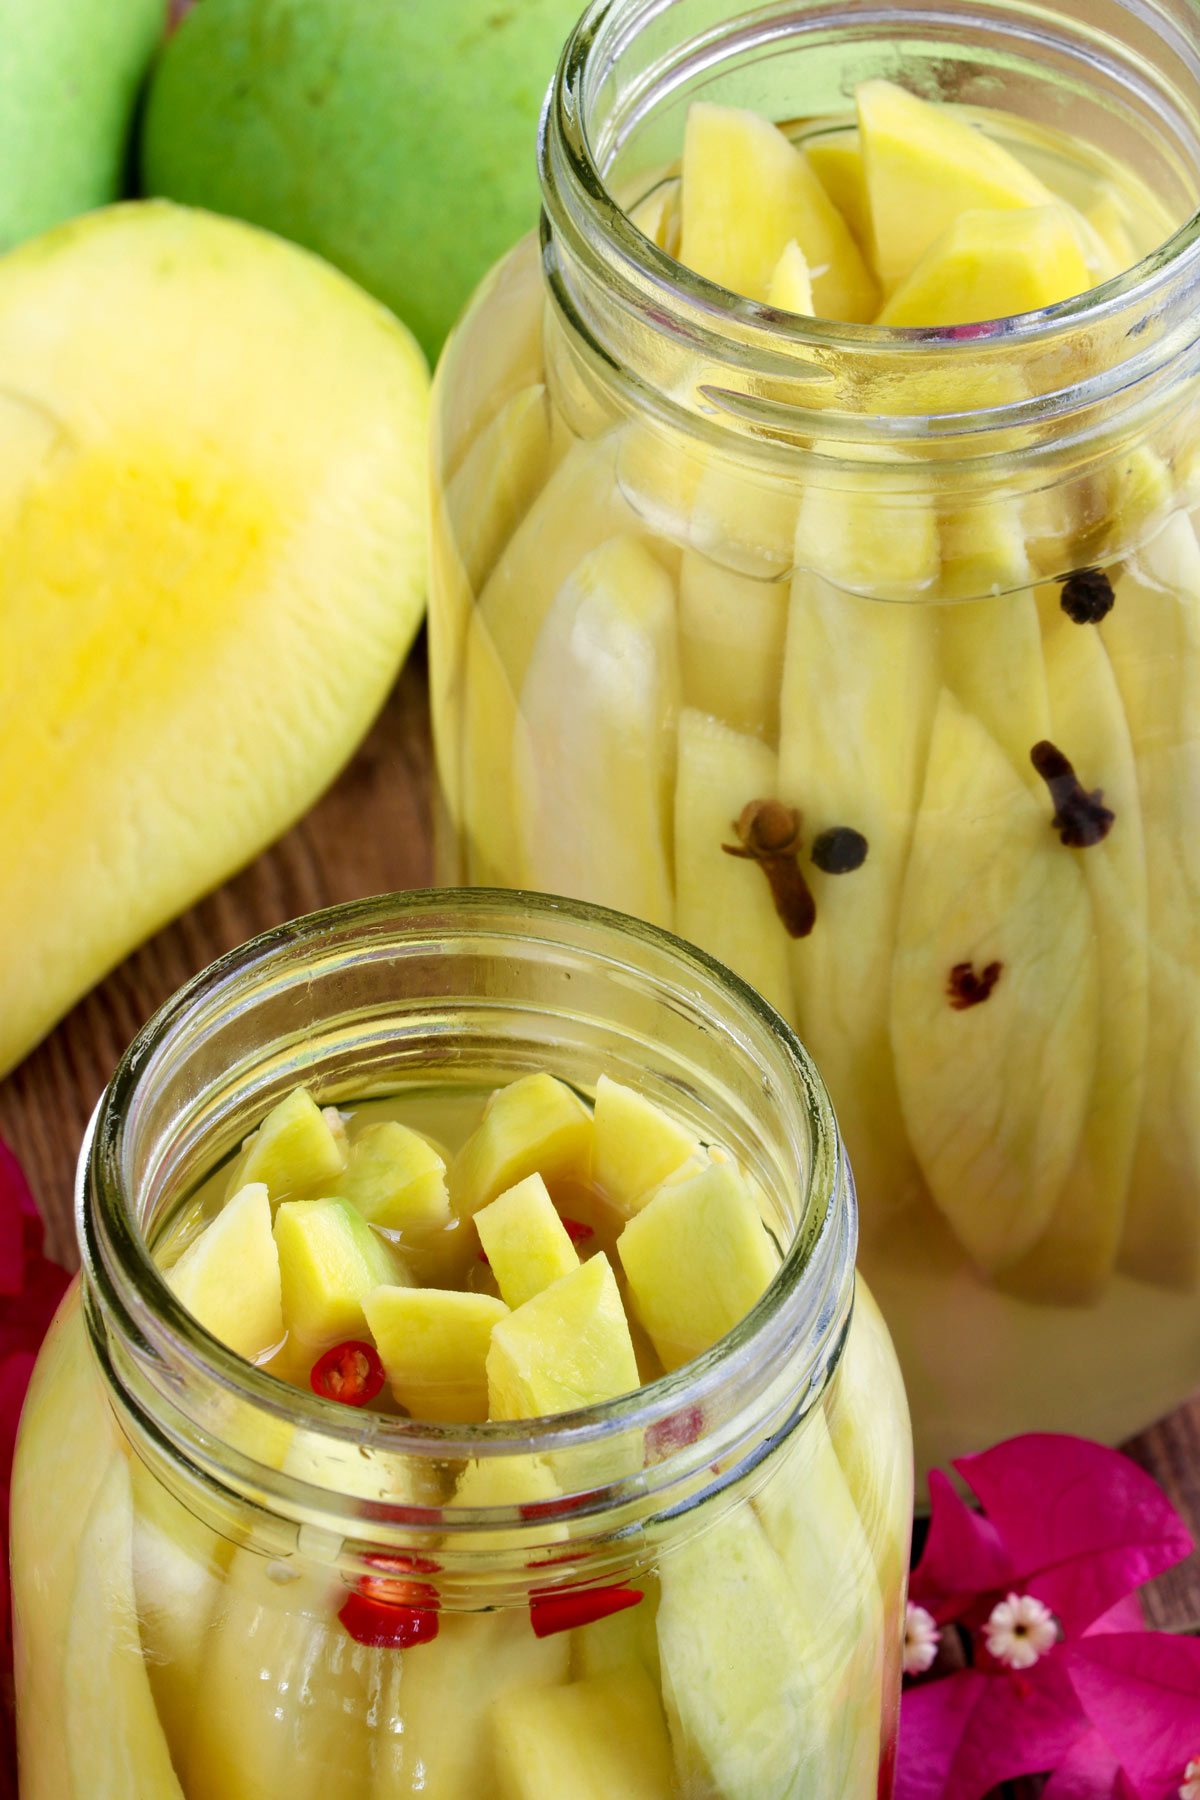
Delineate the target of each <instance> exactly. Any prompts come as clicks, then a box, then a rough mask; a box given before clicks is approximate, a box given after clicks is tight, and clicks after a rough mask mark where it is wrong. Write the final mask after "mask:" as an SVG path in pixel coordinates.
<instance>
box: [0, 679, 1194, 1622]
mask: <svg viewBox="0 0 1200 1800" xmlns="http://www.w3.org/2000/svg"><path fill="white" fill-rule="evenodd" d="M432 768H433V759H432V751H431V747H430V741H429V706H428V700H427V694H426V669H425V662H424V656H423V651H422V649H421V648H418V650H417V652H416V653H415V654H414V656H413V657H412V658H411V659H410V661H409V663H408V666H407V668H406V669H405V671H404V673H403V675H402V676H401V678H400V681H399V683H398V685H397V687H396V689H395V692H394V693H393V695H392V697H391V699H390V700H389V702H388V704H387V706H386V707H385V709H384V711H383V713H382V715H381V717H380V718H379V720H378V721H377V723H376V725H375V727H374V729H373V731H372V732H371V734H370V736H369V737H368V738H367V740H366V742H365V743H364V744H363V746H362V748H361V749H360V750H359V752H358V754H357V756H356V757H355V758H354V760H353V762H351V764H350V765H349V767H348V768H347V769H346V770H345V771H344V773H343V774H342V776H341V778H340V779H339V780H338V781H337V782H336V783H335V785H334V786H333V787H332V788H331V789H330V791H329V792H328V793H327V794H326V796H325V798H324V799H323V800H322V801H321V802H320V803H319V804H318V805H317V806H316V807H314V808H313V810H312V812H310V813H309V814H308V816H307V817H306V818H305V819H303V820H301V822H300V824H298V825H297V826H296V827H295V828H294V829H293V830H292V831H289V832H288V834H287V835H286V837H283V838H281V839H280V841H279V842H278V843H277V844H275V845H273V846H272V848H271V849H270V850H268V851H267V852H266V853H265V854H264V855H263V856H260V857H259V859H258V861H257V862H255V863H253V864H252V865H251V867H250V868H248V869H246V870H244V871H243V873H242V874H240V875H238V876H237V877H236V878H235V879H234V880H233V881H231V882H228V883H227V884H226V885H225V886H224V887H223V888H220V889H219V890H218V891H217V892H216V893H215V894H211V895H209V897H208V898H207V899H205V900H202V901H201V902H200V904H199V905H198V906H196V907H193V909H192V910H191V911H190V912H189V913H186V914H185V915H184V916H183V918H181V919H178V920H176V922H175V923H174V924H173V925H170V926H168V927H167V929H166V930H165V931H162V932H160V933H159V934H158V936H157V937H155V938H152V939H151V941H150V942H149V943H148V944H144V945H143V946H142V948H141V949H140V950H137V951H135V953H134V954H133V955H132V956H131V957H130V958H129V959H128V961H127V962H124V963H122V964H121V966H120V967H119V968H118V969H115V970H114V971H113V973H112V974H111V975H110V976H109V977H108V979H107V980H106V981H103V982H101V984H100V986H99V987H97V988H96V989H95V990H94V991H93V992H92V993H90V994H89V995H88V996H87V997H86V998H85V999H84V1000H82V1001H81V1002H80V1004H79V1005H78V1006H77V1007H76V1008H75V1010H74V1011H73V1012H72V1013H70V1014H69V1015H68V1017H67V1018H65V1019H64V1020H63V1021H62V1023H61V1024H60V1025H59V1027H58V1028H57V1030H56V1031H53V1032H52V1033H51V1034H50V1036H49V1037H48V1038H47V1039H46V1040H45V1042H44V1043H42V1044H41V1045H39V1047H38V1048H37V1049H36V1050H35V1051H34V1052H33V1053H32V1055H30V1056H29V1057H28V1058H27V1059H26V1060H25V1061H24V1062H23V1063H22V1064H21V1065H20V1067H19V1068H17V1069H16V1070H14V1072H13V1073H12V1074H11V1075H10V1076H9V1077H8V1079H7V1080H6V1081H3V1082H0V1134H2V1135H3V1136H4V1137H5V1138H6V1139H7V1140H8V1142H9V1143H10V1144H11V1145H12V1147H13V1149H14V1150H15V1151H16V1154H17V1155H18V1157H19V1158H20V1159H21V1162H22V1163H23V1164H24V1167H25V1170H26V1173H27V1175H28V1177H29V1180H30V1183H31V1185H32V1187H33V1190H34V1193H35V1194H36V1195H37V1198H38V1200H39V1202H40V1204H41V1207H42V1210H43V1213H44V1215H45V1218H46V1224H47V1232H48V1244H49V1248H50V1252H51V1254H52V1255H54V1256H55V1257H56V1258H57V1259H58V1260H59V1261H61V1262H63V1263H66V1264H68V1265H70V1266H71V1267H74V1266H75V1263H76V1260H77V1259H76V1255H75V1240H74V1232H73V1228H72V1222H71V1199H72V1178H73V1175H74V1169H75V1159H76V1156H77V1154H78V1150H79V1144H80V1140H81V1138H82V1136H83V1132H84V1127H85V1126H86V1124H87V1120H88V1117H89V1115H90V1113H91V1111H92V1108H93V1107H94V1105H95V1103H96V1100H97V1099H98V1097H99V1095H100V1092H101V1090H102V1088H103V1087H104V1084H105V1082H106V1081H107V1080H108V1077H109V1075H110V1074H111V1072H112V1070H113V1067H114V1065H115V1064H116V1062H117V1059H118V1058H119V1056H120V1055H121V1052H122V1051H123V1050H124V1048H125V1046H126V1045H127V1044H128V1042H129V1040H130V1038H131V1037H132V1036H133V1035H134V1033H135V1031H136V1030H137V1029H138V1027H139V1026H140V1025H141V1024H142V1023H143V1021H144V1020H146V1019H147V1018H148V1017H149V1016H150V1014H151V1013H152V1012H153V1011H154V1009H155V1008H156V1007H157V1006H158V1005H160V1003H161V1002H162V1001H163V1000H165V999H166V998H167V997H168V995H170V994H171V993H173V992H174V990H175V989H176V988H177V987H178V986H179V985H180V983H181V982H183V981H185V980H186V979H187V978H188V976H190V975H192V974H194V973H195V972H196V971H197V970H198V969H202V968H203V967H204V966H205V964H206V963H209V962H211V961H212V959H213V958H214V957H215V956H219V955H220V954H221V953H222V952H223V951H225V950H229V949H231V948H232V947H233V946H234V945H235V944H239V943H242V942H243V941H244V940H245V939H246V938H248V937H252V936H253V935H254V933H255V932H258V931H262V930H264V929H265V928H266V927H267V926H269V925H275V924H278V923H279V922H280V921H281V920H284V919H291V918H295V917H296V916H297V915H298V914H300V913H306V912H312V911H313V910H314V909H315V908H317V907H321V906H329V905H332V904H333V903H334V902H335V901H339V900H355V899H359V898H360V897H362V896H364V895H367V894H378V893H387V892H390V891H392V890H395V889H400V888H411V887H423V886H427V885H428V884H429V882H430V881H431V880H432V868H433V858H432V824H431V806H430V794H431V789H432V778H433V777H432ZM1128 1449H1129V1451H1130V1453H1131V1454H1132V1455H1133V1456H1134V1457H1136V1459H1137V1460H1138V1462H1140V1463H1141V1464H1142V1465H1143V1466H1144V1467H1145V1468H1147V1469H1149V1470H1150V1471H1151V1473H1152V1474H1153V1475H1155V1476H1156V1477H1157V1478H1158V1480H1159V1481H1160V1482H1161V1483H1162V1485H1163V1487H1164V1488H1165V1489H1166V1491H1167V1493H1168V1494H1169V1495H1170V1496H1171V1499H1172V1500H1173V1501H1174V1502H1175V1504H1176V1505H1177V1506H1178V1507H1179V1509H1180V1511H1181V1512H1182V1513H1183V1514H1184V1515H1185V1517H1186V1518H1187V1519H1188V1520H1189V1522H1190V1524H1191V1525H1192V1528H1193V1530H1194V1532H1195V1533H1196V1535H1197V1536H1198V1537H1200V1398H1198V1399H1197V1400H1196V1401H1195V1402H1193V1403H1192V1404H1191V1405H1190V1406H1187V1407H1183V1408H1181V1409H1180V1411H1179V1412H1177V1413H1175V1414H1174V1415H1173V1416H1172V1417H1171V1418H1170V1419H1168V1420H1166V1421H1164V1422H1163V1423H1162V1424H1160V1425H1156V1426H1154V1427H1153V1428H1152V1429H1151V1430H1149V1431H1146V1432H1143V1434H1142V1436H1141V1437H1139V1438H1137V1439H1135V1440H1134V1442H1133V1443H1132V1444H1130V1445H1129V1446H1128ZM1145 1606H1146V1613H1147V1617H1148V1619H1149V1621H1150V1623H1151V1624H1153V1625H1156V1626H1163V1627H1167V1628H1169V1629H1174V1630H1195V1629H1197V1628H1198V1627H1200V1556H1193V1557H1191V1558H1190V1559H1189V1560H1188V1562H1187V1563H1185V1564H1182V1565H1181V1566H1180V1567H1179V1568H1178V1569H1176V1570H1172V1571H1171V1572H1170V1573H1168V1574H1167V1575H1164V1576H1162V1577H1161V1578H1160V1580H1159V1581H1157V1582H1156V1583H1155V1584H1154V1585H1153V1587H1152V1588H1150V1589H1148V1590H1147V1591H1146V1596H1145Z"/></svg>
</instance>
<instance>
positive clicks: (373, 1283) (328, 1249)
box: [275, 1200, 411, 1346]
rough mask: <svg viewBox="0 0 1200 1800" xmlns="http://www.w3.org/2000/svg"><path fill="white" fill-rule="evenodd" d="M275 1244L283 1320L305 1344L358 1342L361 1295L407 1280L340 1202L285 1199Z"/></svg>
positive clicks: (387, 1249) (354, 1214) (393, 1258)
mask: <svg viewBox="0 0 1200 1800" xmlns="http://www.w3.org/2000/svg"><path fill="white" fill-rule="evenodd" d="M275 1244H276V1248H277V1249H278V1251H279V1277H280V1284H281V1287H282V1293H283V1317H284V1321H285V1323H286V1325H287V1328H288V1332H289V1334H292V1335H294V1336H295V1337H296V1338H298V1339H299V1340H300V1342H301V1343H302V1344H305V1345H314V1346H315V1345H322V1344H333V1343H337V1342H339V1341H341V1340H345V1339H347V1338H361V1337H362V1335H363V1331H364V1323H365V1322H364V1319H363V1302H364V1300H365V1299H366V1296H367V1295H368V1294H370V1293H373V1292H374V1290H375V1289H376V1288H378V1287H380V1286H382V1285H383V1284H385V1283H392V1282H397V1283H398V1282H400V1281H403V1280H405V1279H411V1277H408V1274H407V1270H406V1269H405V1267H404V1264H403V1262H402V1261H401V1259H400V1258H399V1257H397V1256H396V1255H395V1254H394V1252H393V1251H392V1250H391V1249H390V1247H389V1246H388V1245H387V1244H386V1243H385V1242H384V1241H383V1239H382V1238H381V1237H378V1236H376V1234H375V1232H374V1231H373V1230H372V1229H371V1227H370V1225H368V1224H367V1222H366V1220H365V1219H364V1218H362V1217H361V1215H360V1214H359V1213H357V1212H356V1211H355V1210H354V1208H353V1207H352V1206H349V1205H347V1203H346V1202H345V1201H344V1200H285V1202H284V1203H283V1205H282V1206H281V1207H280V1208H279V1211H278V1212H277V1213H276V1215H275Z"/></svg>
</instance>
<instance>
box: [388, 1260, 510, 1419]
mask: <svg viewBox="0 0 1200 1800" xmlns="http://www.w3.org/2000/svg"><path fill="white" fill-rule="evenodd" d="M364 1311H365V1313H366V1320H367V1326H368V1328H369V1330H370V1333H371V1336H372V1337H373V1338H374V1340H375V1343H376V1345H377V1346H378V1349H379V1354H380V1357H381V1358H382V1361H383V1366H384V1368H385V1369H386V1371H387V1377H388V1380H389V1382H390V1383H391V1387H392V1392H393V1393H394V1394H395V1396H396V1398H397V1400H398V1401H399V1402H400V1404H401V1406H403V1407H404V1409H405V1410H406V1411H407V1412H409V1413H411V1414H412V1416H413V1418H415V1419H463V1420H468V1419H486V1418H487V1416H488V1376H487V1366H486V1365H487V1359H488V1351H489V1347H490V1345H491V1342H492V1334H493V1331H494V1330H495V1328H496V1326H497V1325H499V1323H500V1322H501V1320H503V1319H506V1318H507V1317H508V1316H509V1314H508V1308H507V1307H506V1306H505V1304H504V1302H503V1300H497V1299H495V1298H493V1296H492V1295H491V1294H463V1293H457V1292H453V1291H450V1290H446V1291H442V1290H440V1289H437V1288H403V1287H378V1288H376V1289H375V1291H374V1292H373V1293H371V1294H368V1296H367V1298H366V1300H365V1302H364Z"/></svg>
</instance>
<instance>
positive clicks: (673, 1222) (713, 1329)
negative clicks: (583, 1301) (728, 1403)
mask: <svg viewBox="0 0 1200 1800" xmlns="http://www.w3.org/2000/svg"><path fill="white" fill-rule="evenodd" d="M617 1254H618V1255H619V1256H620V1258H621V1265H622V1267H623V1268H624V1270H625V1276H626V1279H627V1281H628V1283H629V1294H630V1299H631V1302H632V1305H633V1309H634V1311H635V1312H636V1314H637V1317H638V1321H639V1323H640V1324H641V1325H642V1326H643V1327H644V1329H645V1330H646V1332H647V1333H648V1334H649V1336H650V1338H651V1340H652V1342H653V1344H654V1348H655V1349H656V1350H657V1351H658V1354H659V1357H660V1358H661V1360H662V1363H663V1366H664V1367H665V1368H667V1369H677V1368H678V1367H679V1365H680V1363H685V1362H690V1360H691V1359H692V1357H693V1356H699V1355H700V1353H701V1352H702V1351H704V1350H707V1349H708V1348H709V1347H710V1345H712V1344H715V1343H716V1342H717V1340H718V1338H722V1337H724V1336H725V1333H726V1332H727V1331H731V1330H732V1329H733V1327H734V1326H735V1325H736V1324H737V1323H738V1320H739V1319H742V1318H744V1317H745V1315H746V1314H747V1313H748V1312H749V1311H750V1308H751V1307H752V1306H753V1305H754V1303H755V1301H756V1300H758V1299H759V1297H760V1296H761V1294H762V1293H763V1291H764V1289H765V1288H766V1287H767V1285H768V1283H769V1282H770V1280H771V1278H772V1276H773V1275H774V1274H775V1271H776V1269H777V1268H778V1267H779V1257H778V1254H777V1252H776V1250H775V1246H774V1244H772V1242H771V1240H770V1238H769V1237H768V1236H767V1233H766V1229H765V1227H764V1225H763V1222H762V1220H761V1219H760V1218H759V1216H758V1208H757V1207H756V1206H755V1204H754V1200H753V1197H752V1196H751V1193H750V1189H749V1187H748V1186H747V1184H746V1181H745V1178H744V1177H743V1176H742V1175H741V1174H740V1173H739V1172H738V1170H737V1168H736V1166H735V1165H734V1164H733V1163H732V1162H714V1163H711V1164H710V1165H709V1167H708V1168H706V1169H702V1170H701V1171H700V1172H699V1173H698V1174H696V1175H693V1176H692V1177H691V1179H690V1180H688V1181H680V1182H672V1183H669V1184H668V1185H667V1186H665V1187H663V1188H662V1189H660V1191H659V1192H658V1193H657V1194H656V1195H655V1196H654V1198H653V1199H652V1200H651V1201H650V1202H649V1204H648V1205H646V1206H644V1207H643V1208H642V1210H641V1212H639V1213H638V1215H637V1217H636V1218H635V1219H631V1220H630V1221H629V1224H628V1225H626V1227H625V1229H624V1231H623V1232H622V1233H621V1235H620V1237H619V1239H618V1240H617Z"/></svg>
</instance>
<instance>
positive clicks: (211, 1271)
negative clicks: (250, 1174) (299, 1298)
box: [167, 1181, 283, 1361]
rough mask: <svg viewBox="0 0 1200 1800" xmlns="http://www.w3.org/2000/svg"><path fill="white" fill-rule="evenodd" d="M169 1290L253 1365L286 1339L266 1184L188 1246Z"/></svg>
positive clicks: (245, 1192)
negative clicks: (258, 1357) (264, 1353)
mask: <svg viewBox="0 0 1200 1800" xmlns="http://www.w3.org/2000/svg"><path fill="white" fill-rule="evenodd" d="M167 1284H168V1286H169V1287H170V1288H171V1290H172V1292H173V1293H174V1295H175V1298H176V1299H177V1300H178V1301H179V1303H180V1305H181V1306H186V1307H187V1309H188V1311H189V1312H190V1313H191V1314H192V1317H193V1318H195V1319H198V1320H199V1321H200V1323H201V1325H203V1327H204V1329H205V1330H206V1331H211V1332H212V1334H213V1336H214V1337H215V1338H220V1340H221V1342H222V1343H223V1344H228V1346H229V1348H230V1349H231V1350H236V1351H237V1353H238V1355H239V1356H245V1357H247V1358H249V1359H250V1361H253V1360H254V1358H255V1357H257V1356H261V1355H262V1353H263V1351H264V1350H269V1349H270V1348H271V1346H272V1345H273V1344H277V1343H278V1342H279V1341H280V1339H281V1338H282V1336H283V1307H282V1301H281V1297H280V1277H279V1253H278V1251H277V1250H276V1248H275V1240H274V1238H273V1237H272V1236H271V1205H270V1201H269V1200H268V1199H267V1190H266V1188H265V1187H264V1186H263V1184H262V1182H260V1181H256V1182H251V1183H250V1184H249V1185H248V1186H247V1187H244V1188H242V1190H241V1192H240V1193H238V1194H235V1195H234V1197H233V1199H232V1200H230V1201H228V1202H227V1203H226V1205H225V1206H223V1207H222V1209H221V1211H220V1212H219V1213H218V1214H217V1216H216V1218H215V1219H214V1220H213V1221H212V1224H211V1225H206V1226H205V1228H204V1230H203V1231H202V1232H201V1234H200V1236H199V1237H198V1238H197V1239H196V1240H195V1242H194V1243H191V1244H189V1245H188V1247H187V1249H186V1250H185V1251H184V1253H183V1255H182V1256H181V1257H180V1258H179V1261H178V1262H177V1263H176V1264H175V1265H174V1267H173V1268H171V1269H169V1270H168V1272H167Z"/></svg>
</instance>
